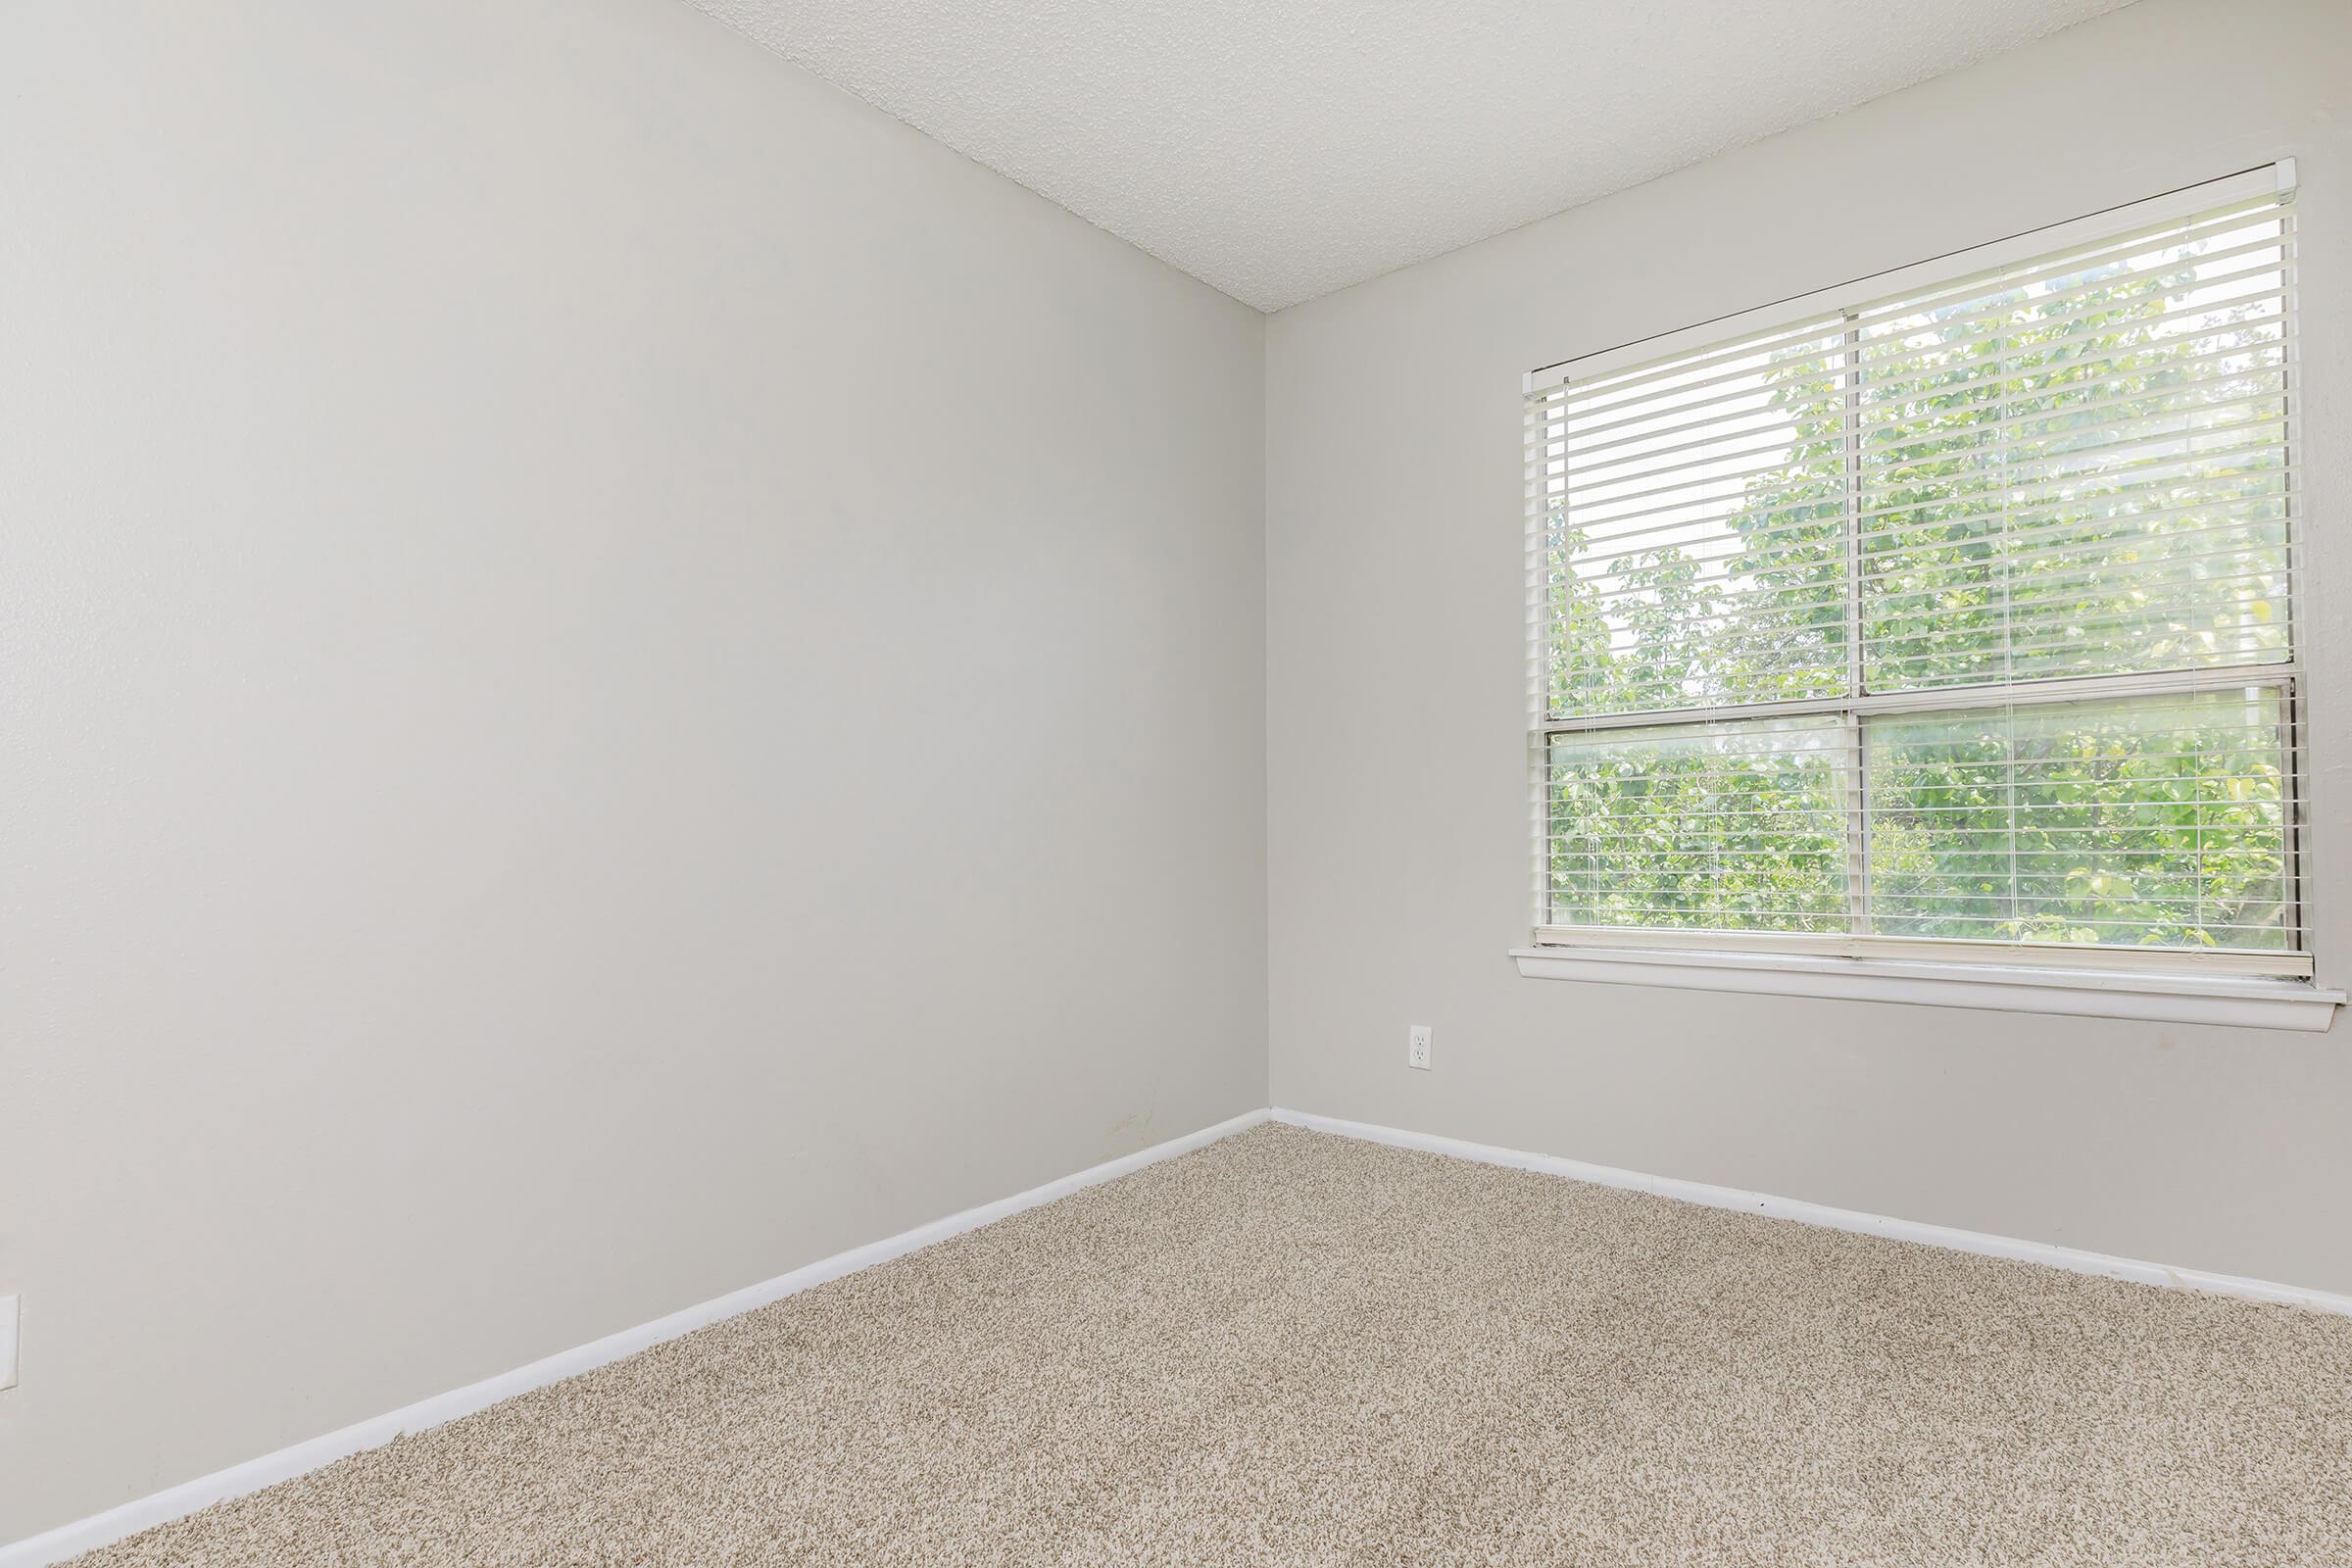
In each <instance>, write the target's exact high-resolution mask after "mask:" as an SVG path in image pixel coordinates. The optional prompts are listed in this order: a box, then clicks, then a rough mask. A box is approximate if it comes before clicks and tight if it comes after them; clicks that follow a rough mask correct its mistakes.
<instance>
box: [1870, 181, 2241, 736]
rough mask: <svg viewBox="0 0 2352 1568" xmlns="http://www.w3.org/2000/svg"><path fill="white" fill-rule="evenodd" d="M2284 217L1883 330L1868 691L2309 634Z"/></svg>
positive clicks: (2217, 651)
mask: <svg viewBox="0 0 2352 1568" xmlns="http://www.w3.org/2000/svg"><path fill="white" fill-rule="evenodd" d="M2284 224H2285V220H2284V219H2283V218H2282V217H2280V216H2279V215H2278V214H2277V213H2266V214H2257V215H2252V216H2247V217H2241V218H2238V219H2234V220H2227V221H2218V222H2217V221H2207V222H2202V223H2191V224H2184V225H2182V227H2181V229H2180V231H2179V232H2178V233H2176V234H2173V235H2170V236H2160V237H2157V238H2154V239H2151V240H2149V241H2147V242H2146V243H2145V244H2144V245H2141V246H2139V247H2136V248H2131V249H2127V250H2125V251H2122V252H2117V253H2111V254H2110V255H2108V256H2105V257H2102V258H2100V259H2098V260H2097V261H2096V263H2095V265H2084V266H2081V267H2077V268H2074V269H2072V270H2053V269H2051V268H2049V267H2046V266H2037V267H2036V268H2035V269H2033V270H2030V276H2029V278H2028V280H2026V281H2022V282H2018V283H2015V284H2007V285H2005V284H2003V283H2001V282H2000V281H1998V280H1995V281H1993V282H1991V283H1988V284H1987V285H1986V287H1985V290H1984V291H1982V292H1975V291H1972V292H1970V293H1968V294H1967V295H1966V296H1965V297H1961V298H1958V299H1951V300H1945V301H1942V302H1939V303H1937V304H1936V305H1935V306H1934V307H1933V308H1932V309H1923V310H1919V311H1916V312H1909V313H1903V312H1902V311H1901V308H1900V307H1897V308H1895V312H1896V314H1890V315H1889V316H1887V318H1885V319H1875V320H1873V321H1872V322H1871V324H1870V325H1868V326H1867V327H1866V328H1865V329H1864V331H1863V334H1862V337H1863V341H1862V344H1861V347H1860V348H1859V350H1858V352H1857V356H1856V379H1857V383H1858V392H1857V396H1858V400H1859V403H1860V415H1859V418H1858V420H1857V432H1858V434H1857V441H1856V451H1857V453H1858V455H1859V456H1858V464H1859V467H1860V477H1859V483H1858V489H1857V500H1858V506H1859V509H1860V515H1861V518H1862V532H1861V547H1862V556H1863V569H1862V578H1861V588H1862V616H1863V638H1864V646H1865V649H1866V654H1865V674H1864V680H1865V683H1866V685H1867V686H1868V688H1869V689H1870V690H1872V691H1880V692H1887V691H1903V690H1916V689H1921V688H1932V687H1936V686H1949V685H1958V684H1966V683H1973V682H1984V681H2000V680H2012V681H2015V680H2033V679H2041V678H2046V677H2056V676H2070V675H2090V674H2113V673H2122V672H2130V671H2140V670H2156V669H2185V668H2197V667H2209V666H2213V665H2226V664H2253V663H2265V662H2278V661H2280V660H2283V659H2284V658H2286V651H2287V621H2288V614H2287V564H2288V562H2287V540H2286V529H2287V484H2286V457H2287V452H2286V423H2285V417H2286V407H2287V405H2286V395H2287V339H2286V319H2285V311H2286V298H2285V280H2286V252H2285V249H2284V245H2285V229H2284Z"/></svg>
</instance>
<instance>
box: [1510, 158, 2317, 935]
mask: <svg viewBox="0 0 2352 1568" xmlns="http://www.w3.org/2000/svg"><path fill="white" fill-rule="evenodd" d="M2283 184H2284V182H2283V181H2282V180H2280V179H2279V178H2278V175H2277V174H2276V173H2274V172H2273V171H2271V170H2267V169H2266V170H2263V171H2259V172H2256V173H2254V174H2253V175H2250V176H2233V180H2232V181H2225V182H2217V184H2216V185H2214V186H2208V187H2203V188H2201V189H2200V190H2199V191H2198V192H2196V193H2193V194H2191V195H2186V196H2182V197H2176V198H2173V199H2170V200H2168V201H2165V202H2161V203H2156V204H2142V205H2140V206H2139V207H2136V208H2133V209H2129V210H2124V211H2122V212H2119V213H2115V214H2111V215H2108V217H2107V218H2106V219H2105V220H2103V221H2098V222H2096V223H2095V224H2093V223H2092V222H2091V221H2085V222H2084V223H2081V224H2075V225H2068V226H2067V229H2066V230H2064V231H2045V232H2044V233H2043V234H2042V235H2041V236H2040V237H2039V238H2038V239H2037V240H2029V241H2026V242H2023V243H2022V244H2021V243H2019V242H2010V243H2008V244H2006V245H2005V246H2004V247H2003V249H2002V250H2001V251H2000V252H1994V251H1992V250H1990V248H1988V249H1987V250H1986V251H1985V252H1981V253H1973V254H1972V255H1970V256H1966V257H1962V258H1958V259H1955V260H1951V261H1947V262H1945V263H1943V264H1941V265H1940V266H1934V265H1931V266H1930V267H1928V268H1926V269H1911V270H1906V271H1905V272H1903V273H1900V274H1889V275H1888V276H1887V277H1886V278H1883V279H1880V280H1879V283H1878V285H1876V286H1870V285H1866V286H1865V288H1864V289H1862V290H1859V291H1857V292H1860V293H1863V294H1865V295H1868V296H1870V297H1867V298H1864V299H1862V300H1860V301H1859V302H1857V303H1853V304H1836V303H1832V304H1829V305H1827V306H1826V307H1825V306H1823V305H1822V304H1820V303H1819V302H1818V300H1817V301H1816V302H1815V303H1814V304H1813V306H1812V307H1811V308H1807V307H1805V306H1803V305H1798V306H1791V307H1787V308H1784V310H1783V311H1782V312H1781V313H1780V316H1781V319H1780V320H1779V321H1778V322H1775V323H1765V324H1762V325H1761V326H1760V327H1759V329H1754V330H1749V331H1746V332H1744V333H1742V334H1740V335H1737V336H1726V335H1724V334H1723V333H1722V331H1721V329H1720V328H1719V329H1718V331H1717V332H1715V333H1710V334H1707V335H1709V336H1711V337H1714V338H1716V339H1717V340H1716V341H1714V342H1712V343H1710V344H1708V345H1707V346H1704V347H1697V348H1693V349H1688V350H1686V351H1683V352H1676V353H1672V354H1670V355H1667V356H1665V357H1659V356H1658V355H1657V354H1656V352H1655V351H1656V349H1657V348H1658V347H1659V345H1657V344H1652V345H1651V347H1650V349H1649V350H1647V351H1642V350H1635V351H1632V352H1630V353H1629V352H1626V351H1616V352H1613V353H1611V354H1609V355H1606V356H1595V357H1593V358H1590V359H1588V360H1585V361H1577V362H1570V363H1569V364H1567V365H1566V366H1564V367H1560V368H1557V369H1555V370H1554V371H1552V372H1550V373H1548V374H1545V373H1539V374H1537V375H1535V376H1531V377H1530V385H1531V391H1530V394H1529V400H1528V432H1529V437H1528V439H1529V498H1530V529H1531V566H1532V575H1533V578H1534V583H1533V587H1534V593H1533V596H1532V598H1533V607H1534V614H1533V620H1534V633H1535V637H1534V640H1535V644H1536V678H1535V685H1536V690H1537V704H1536V706H1537V710H1538V711H1537V714H1536V725H1535V734H1534V747H1533V754H1534V758H1533V760H1534V769H1535V775H1536V779H1537V796H1538V801H1539V809H1538V812H1537V816H1538V838H1539V841H1540V846H1539V870H1538V877H1537V881H1538V890H1539V891H1538V902H1539V912H1538V916H1537V923H1538V932H1537V939H1538V941H1539V943H1543V944H1559V945H1572V946H1575V945H1583V946H1593V945H1597V946H1617V947H1629V946H1635V947H1638V946H1651V947H1670V948H1681V949H1704V950H1711V951H1725V950H1729V951H1733V952H1740V951H1749V950H1763V951H1767V952H1770V951H1788V952H1793V953H1797V954H1813V955H1827V956H1847V957H1882V958H1897V959H1905V960H1911V959H1921V958H1958V959H1969V960H1988V959H1994V960H1998V961H2003V962H2011V963H2016V962H2030V963H2032V964H2034V965H2036V966H2078V965H2080V966H2091V967H2106V968H2117V967H2128V968H2142V969H2145V968H2172V969H2183V970H2189V971H2194V972H2200V973H2213V974H2225V975H2227V974H2235V975H2251V976H2308V975H2309V974H2310V972H2311V965H2310V961H2309V958H2308V956H2306V955H2305V953H2304V951H2303V942H2302V926H2301V922H2300V920H2299V918H2298V913H2297V904H2298V888H2297V883H2298V875H2297V873H2298V869H2299V859H2300V851H2301V847H2302V846H2301V843H2300V833H2299V823H2298V807H2297V794H2296V779H2297V776H2298V772H2297V769H2298V750H2297V737H2296V725H2297V714H2298V708H2297V702H2298V691H2297V684H2298V680H2299V679H2300V670H2299V667H2298V665H2297V663H2296V642H2295V616H2294V605H2295V597H2296V596H2295V586H2296V585H2295V569H2296V561H2295V529H2296V523H2297V516H2296V503H2297V492H2296V436H2297V431H2296V429H2295V424H2294V413H2295V407H2294V397H2295V386H2294V353H2293V350H2294V339H2293V333H2294V308H2293V307H2294V286H2295V277H2294V228H2293V218H2292V216H2291V211H2290V209H2289V208H2288V207H2287V206H2286V205H2284V196H2283V195H2282V194H2281V187H2282V185H2283ZM2249 190H2251V191H2253V192H2255V194H2250V195H2249V194H2247V192H2248V191H2249ZM2090 235H2096V236H2097V237H2089V236H2090ZM2060 239H2068V240H2071V243H2067V244H2065V245H2063V246H2060V245H2059V244H2057V243H2055V242H2056V241H2058V240H2060ZM2020 253H2023V254H2020ZM1751 320H1752V318H1751ZM1690 336H1691V334H1678V340H1679V339H1685V338H1688V337H1690ZM1634 361H1639V362H1640V363H1632V362H1634ZM2022 953H2030V955H2031V956H2021V954H2022Z"/></svg>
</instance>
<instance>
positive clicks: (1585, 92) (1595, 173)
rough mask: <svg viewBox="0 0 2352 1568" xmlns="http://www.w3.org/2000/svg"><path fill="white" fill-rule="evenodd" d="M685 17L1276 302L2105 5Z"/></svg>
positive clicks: (905, 3)
mask: <svg viewBox="0 0 2352 1568" xmlns="http://www.w3.org/2000/svg"><path fill="white" fill-rule="evenodd" d="M692 3H694V4H696V5H698V6H700V7H701V8H702V9H703V10H705V11H708V12H710V13H711V15H713V16H715V17H718V18H720V19H721V20H723V21H725V22H727V23H728V24H730V25H733V26H735V27H737V28H739V29H741V30H742V31H744V32H746V33H749V34H750V35H751V36H752V37H754V38H756V39H758V40H759V41H760V42H761V43H763V44H766V45H767V46H769V47H770V48H772V49H774V50H776V51H777V52H778V53H780V54H783V55H785V56H786V57H788V58H789V59H791V60H794V61H796V62H798V63H799V64H801V65H803V66H806V67H808V68H809V70H811V71H813V72H815V73H817V74H818V75H821V76H824V77H826V78H827V79H829V80H831V81H833V82H835V83H836V84H838V85H840V86H842V87H844V88H846V89H848V90H849V91H851V92H853V93H856V94H857V95H858V97H860V98H863V99H865V100H866V101H868V102H869V103H872V104H874V105H876V106H878V107H880V108H882V109H884V110H886V111H888V112H889V113H891V114H893V115H896V116H897V117H899V118H900V119H902V120H904V121H906V122H907V123H909V124H911V125H913V126H915V127H916V128H917V129H920V130H923V131H925V132H928V133H929V134H930V135H932V136H934V137H936V138H938V139H939V140H940V141H943V142H945V143H947V144H948V145H949V146H951V147H954V148H956V149H957V150H958V151H960V152H962V153H964V154H966V155H968V156H969V157H971V158H973V159H976V160H978V161H979V162H980V163H982V164H985V165H987V166H988V167H989V168H991V169H994V170H996V171H997V172H1000V173H1003V174H1005V175H1008V176H1010V177H1011V178H1013V179H1016V180H1018V181H1020V183H1022V184H1024V185H1026V186H1028V187H1029V188H1031V189H1032V190H1035V191H1037V192H1039V193H1040V194H1042V195H1044V196H1047V197H1050V198H1051V199H1053V200H1054V201H1056V202H1059V203H1060V204H1061V205H1062V206H1064V207H1067V208H1068V209H1069V210H1070V211H1072V212H1074V213H1076V214H1078V215H1079V216H1080V217H1082V218H1085V219H1088V220H1090V221H1093V222H1096V223H1098V224H1101V225H1102V226H1103V227H1104V228H1106V229H1109V230H1110V231H1111V232H1112V233H1114V234H1117V235H1119V236H1121V237H1122V238H1125V239H1127V240H1129V241H1131V242H1133V243H1134V244H1136V245H1138V246H1140V247H1142V248H1143V249H1144V250H1146V251H1149V252H1151V253H1152V255H1154V256H1157V257H1159V258H1160V259H1162V260H1163V261H1166V262H1167V263H1169V264H1170V265H1172V266H1175V267H1178V268H1181V269H1183V270H1185V271H1187V272H1190V273H1192V274H1193V275H1194V276H1196V277H1199V278H1201V279H1202V280H1204V281H1206V282H1208V283H1211V284H1213V285H1215V286H1216V287H1217V288H1220V289H1223V290H1224V291H1225V292H1226V293H1228V294H1231V295H1233V296H1234V297H1235V298H1236V299H1239V300H1243V301H1245V302H1247V303H1249V304H1250V305H1254V306H1256V307H1257V308H1258V309H1260V310H1264V311H1277V310H1281V309H1282V308H1284V307H1285V306H1289V305H1296V304H1298V303H1299V302H1300V301H1302V300H1310V299H1313V298H1314V297H1315V296H1317V295H1319V294H1327V293H1329V292H1331V291H1332V290H1334V289H1340V288H1346V287H1347V286H1348V284H1350V283H1359V282H1361V281H1363V280H1364V279H1365V278H1368V277H1373V276H1376V275H1378V274H1379V273H1381V272H1385V271H1389V270H1393V269H1395V268H1398V267H1402V266H1405V265H1407V264H1408V263H1412V262H1418V261H1423V260H1426V259H1427V258H1429V257H1432V256H1437V255H1441V254H1443V253H1444V252H1446V251H1449V250H1453V249H1455V248H1456V247H1458V246H1462V245H1466V244H1469V243H1470V242H1471V241H1473V240H1478V239H1484V238H1486V237H1487V236H1488V235H1490V234H1496V233H1500V232H1501V231H1503V230H1504V229H1508V228H1515V227H1517V226H1518V225H1520V224H1521V223H1525V222H1529V221H1533V220H1535V219H1538V218H1543V217H1545V216H1548V215H1549V214H1552V213H1556V212H1560V211H1562V210H1564V209H1566V208H1570V207H1574V206H1577V205H1579V204H1581V203H1584V202H1589V201H1592V200H1593V199H1594V198H1595V197H1599V196H1604V195H1606V194H1608V193H1609V192H1610V191H1614V190H1622V189H1623V188H1625V187H1626V186H1628V185H1636V184H1640V183H1641V182H1642V181H1643V180H1646V179H1652V178H1655V177H1656V176H1658V175H1660V174H1663V173H1666V172H1669V171H1672V170H1675V169H1679V168H1681V167H1683V166H1685V165H1687V164H1692V163H1696V162H1697V161H1698V160H1700V159H1702V158H1705V157H1707V156H1709V155H1710V154H1714V153H1719V152H1722V151H1724V150H1725V149H1727V148H1731V147H1736V146H1739V145H1740V144H1741V143H1743V142H1749V141H1754V140H1756V139H1758V138H1759V137H1763V136H1768V135H1771V134H1772V133H1773V132H1775V131H1779V130H1786V129H1788V128H1789V127H1790V126H1792V125H1800V124H1803V123H1806V122H1808V121H1813V120H1819V119H1822V118H1823V117H1825V116H1828V115H1834V114H1836V113H1838V111H1840V110H1843V109H1850V108H1852V107H1853V106H1854V105H1856V104H1859V103H1862V102H1864V101H1865V100H1868V99H1871V98H1875V97H1878V96H1880V95H1881V94H1883V93H1887V92H1892V91H1894V90H1895V89H1896V88H1899V87H1905V86H1909V85H1911V84H1912V83H1914V82H1918V81H1924V80H1926V79H1928V78H1929V77H1931V76H1936V75H1940V74H1942V73H1945V72H1948V71H1952V70H1956V69H1957V68H1959V67H1961V66H1965V65H1968V64H1969V63H1971V62H1972V61H1976V60H1980V59H1983V58H1984V57H1985V56H1986V55H1990V54H1994V53H1997V52H1999V51H2001V50H2003V49H2009V48H2013V47H2015V46H2017V45H2019V44H2023V43H2026V42H2029V41H2031V40H2032V39H2034V38H2037V37H2040V36H2041V35H2043V34H2045V33H2049V32H2053V31H2055V30H2057V29H2058V28H2061V27H2064V26H2068V25H2072V24H2074V23H2078V22H2082V21H2084V20H2086V19H2088V18H2090V17H2094V16H2098V15H2100V14H2101V13H2103V12H2108V11H2113V10H2117V9H2120V8H2121V7H2122V6H2123V5H2125V4H2128V3H2130V0H1740V3H1737V4H1733V3H1726V0H1551V3H1547V4H1538V3H1534V0H1282V3H1279V4H1268V3H1266V0H692ZM1832 197H1833V193H1829V192H1825V193H1824V202H1825V210H1826V204H1828V203H1829V202H1830V201H1831V200H1832Z"/></svg>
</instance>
